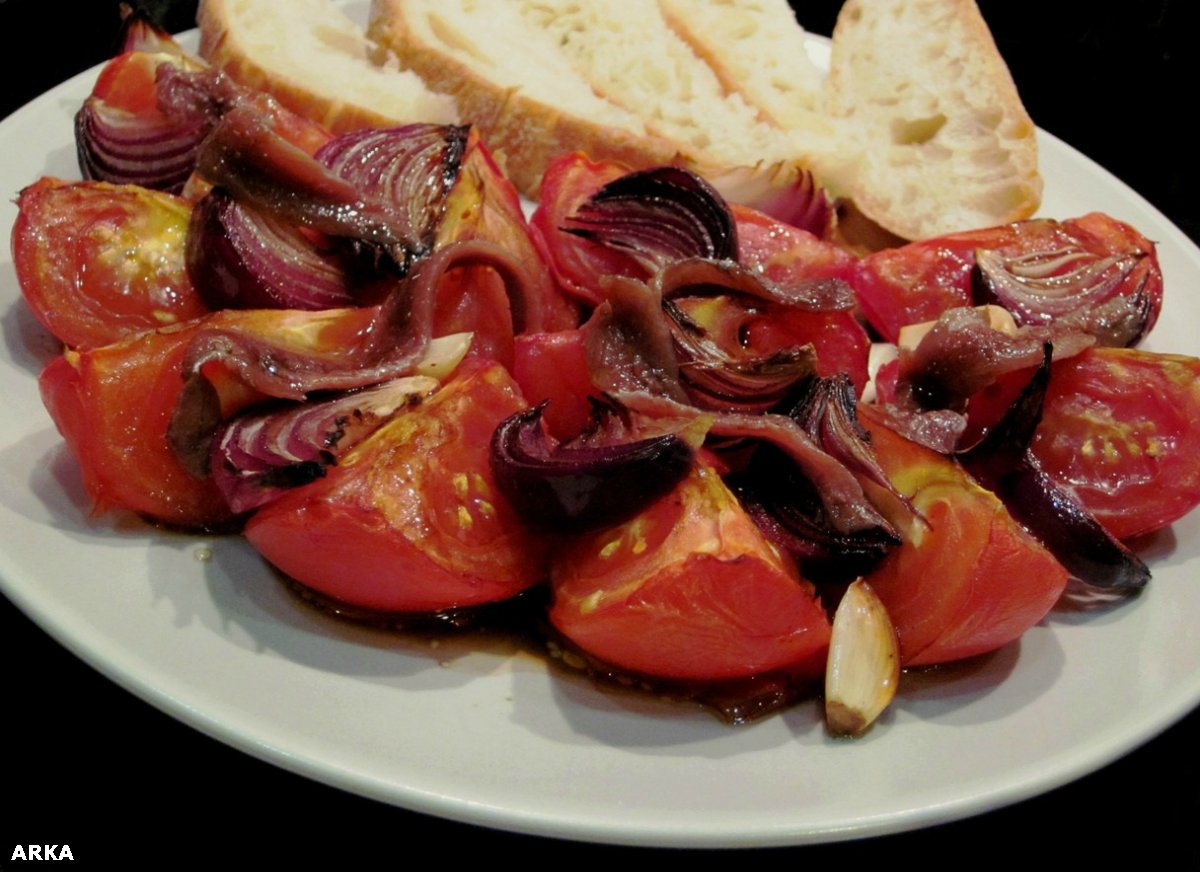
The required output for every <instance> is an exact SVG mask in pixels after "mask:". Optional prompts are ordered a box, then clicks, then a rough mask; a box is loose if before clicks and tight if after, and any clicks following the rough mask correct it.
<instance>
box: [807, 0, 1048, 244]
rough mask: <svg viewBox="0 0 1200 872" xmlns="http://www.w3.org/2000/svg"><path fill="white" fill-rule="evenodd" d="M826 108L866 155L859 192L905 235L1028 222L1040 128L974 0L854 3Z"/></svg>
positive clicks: (844, 21) (1035, 191)
mask: <svg viewBox="0 0 1200 872" xmlns="http://www.w3.org/2000/svg"><path fill="white" fill-rule="evenodd" d="M826 99H827V104H826V105H827V108H828V111H829V112H830V113H831V114H833V115H834V116H836V117H838V118H841V119H844V120H845V121H846V122H847V125H848V127H847V130H848V131H849V132H850V133H851V134H852V135H856V136H857V137H858V138H859V141H860V142H861V143H862V144H863V149H864V154H865V155H866V159H865V161H864V163H863V165H862V167H861V170H860V172H859V173H858V175H857V177H856V179H855V180H854V182H853V190H852V191H851V194H852V196H853V198H854V200H855V203H856V204H857V205H858V207H859V208H860V209H861V210H862V211H863V212H864V213H865V214H866V215H867V216H869V217H870V218H872V219H874V220H875V221H877V222H878V223H879V224H881V225H883V226H884V227H886V228H887V229H889V230H891V231H892V232H894V233H897V234H899V235H901V236H903V237H905V238H908V239H920V238H925V237H929V236H937V235H940V234H943V233H948V232H952V231H957V230H963V229H968V228H972V227H983V226H989V225H994V224H1001V223H1006V222H1009V221H1016V220H1019V219H1023V218H1027V217H1029V216H1030V215H1032V214H1033V213H1034V212H1035V211H1036V210H1037V207H1038V206H1039V204H1040V202H1041V191H1042V180H1041V176H1040V175H1039V174H1038V169H1037V143H1036V130H1035V127H1034V125H1033V122H1032V120H1030V118H1029V115H1028V113H1027V112H1026V111H1025V108H1024V106H1023V105H1022V103H1021V99H1020V97H1019V96H1018V94H1017V89H1016V85H1015V84H1014V83H1013V80H1012V76H1011V75H1010V74H1009V71H1008V67H1007V66H1006V65H1005V63H1004V60H1003V59H1002V58H1001V57H1000V53H999V51H998V50H997V48H996V44H995V42H994V41H993V39H992V35H991V32H990V31H989V30H988V27H987V24H986V23H985V22H984V20H983V17H982V16H981V15H980V13H979V9H978V8H977V7H976V5H975V3H974V0H847V2H846V4H845V6H843V7H842V11H841V14H840V16H839V18H838V23H837V27H836V28H835V30H834V35H833V53H832V61H831V65H830V72H829V77H828V79H827V80H826Z"/></svg>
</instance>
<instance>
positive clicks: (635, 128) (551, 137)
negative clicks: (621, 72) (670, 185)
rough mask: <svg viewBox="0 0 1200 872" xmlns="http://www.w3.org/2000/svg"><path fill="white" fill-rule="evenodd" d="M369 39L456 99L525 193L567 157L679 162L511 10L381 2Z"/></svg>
mask: <svg viewBox="0 0 1200 872" xmlns="http://www.w3.org/2000/svg"><path fill="white" fill-rule="evenodd" d="M368 36H369V37H370V38H371V39H372V40H374V41H375V42H377V43H379V44H380V45H381V46H386V47H387V48H388V49H390V50H391V51H392V52H394V53H395V54H396V56H397V57H398V58H399V59H400V63H401V65H402V66H403V67H404V68H405V69H408V70H412V71H414V72H416V73H417V74H419V75H420V76H421V78H423V79H424V80H425V82H426V83H427V84H428V85H429V87H430V88H432V89H433V90H435V91H437V92H439V93H442V94H445V95H448V96H449V97H451V98H452V99H453V100H454V102H455V104H456V106H457V110H458V113H459V116H460V117H461V118H462V119H463V120H464V121H466V122H469V123H471V124H474V125H476V126H478V127H479V129H480V131H481V132H482V134H483V137H484V139H485V140H486V141H487V143H488V145H489V146H490V147H491V148H492V149H493V151H494V152H495V153H496V155H497V158H498V160H499V161H500V162H501V163H502V165H503V167H504V169H505V172H506V173H507V174H508V176H509V178H510V179H512V181H513V183H514V184H515V185H516V186H517V188H518V189H519V190H520V191H521V192H522V193H525V194H526V195H529V196H535V195H536V192H537V189H538V186H539V184H540V183H541V177H542V173H543V171H544V170H545V167H546V165H547V164H548V163H549V162H550V160H551V159H552V158H553V157H555V156H556V155H558V154H561V153H562V152H564V151H572V150H582V151H585V152H587V153H588V154H589V155H590V156H591V157H593V158H595V159H598V160H599V159H607V160H616V161H621V162H622V163H626V164H629V165H632V166H639V167H640V166H651V165H656V164H664V163H671V162H675V161H677V160H678V148H677V147H676V145H674V144H672V143H670V142H667V141H666V140H664V139H662V138H660V137H658V136H656V135H654V134H653V133H652V132H651V131H649V130H648V129H647V125H646V124H645V123H643V121H642V119H641V117H640V116H639V115H638V114H637V113H635V112H630V111H627V110H625V109H623V108H621V107H620V106H618V105H616V104H614V103H612V102H610V101H608V100H605V99H604V98H602V97H600V96H598V95H597V94H596V93H595V92H594V91H593V90H592V87H591V85H590V84H589V83H588V82H587V81H586V80H585V79H584V78H583V77H582V76H581V75H580V74H579V73H578V72H577V71H576V70H575V69H574V68H573V67H572V66H571V64H570V63H569V62H568V60H567V58H566V57H565V56H564V55H563V54H562V53H561V52H560V51H559V49H558V47H557V46H556V45H555V43H554V41H553V39H552V38H551V36H550V34H548V33H546V32H544V31H542V30H540V29H538V28H534V27H530V26H529V24H528V22H527V21H526V20H525V19H524V18H522V16H521V15H520V12H519V10H518V8H517V6H516V5H515V4H513V3H511V2H506V0H374V2H372V5H371V18H370V24H369V26H368Z"/></svg>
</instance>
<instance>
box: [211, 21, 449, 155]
mask: <svg viewBox="0 0 1200 872" xmlns="http://www.w3.org/2000/svg"><path fill="white" fill-rule="evenodd" d="M197 23H198V24H199V26H200V54H201V55H202V56H203V57H205V58H206V59H207V60H208V61H209V62H210V63H212V64H214V65H216V66H219V67H222V68H224V69H225V70H226V71H228V72H229V74H230V75H231V76H233V77H234V79H236V80H237V81H239V82H242V83H244V84H247V85H250V86H252V87H256V88H259V89H261V90H264V91H267V92H268V93H270V94H271V95H272V96H274V97H275V99H277V100H278V101H279V102H280V103H282V104H283V105H284V106H286V107H287V108H289V109H291V110H292V111H294V112H298V113H300V114H302V115H306V116H308V117H309V118H312V119H314V120H315V121H318V122H320V123H321V124H323V125H325V126H326V127H327V128H329V129H330V130H332V131H333V132H334V133H343V132H347V131H350V130H357V129H359V128H363V127H386V126H391V125H396V124H407V123H410V122H414V121H428V122H433V123H438V124H443V123H450V122H455V121H457V120H458V114H457V111H456V109H455V106H454V101H453V100H451V99H450V98H448V97H446V96H443V95H440V94H435V93H434V92H433V91H431V90H430V89H429V88H428V87H426V86H425V84H424V82H422V81H421V79H420V77H418V76H417V75H415V74H413V73H408V72H402V71H400V70H399V69H397V68H396V67H395V65H394V64H393V66H392V67H391V68H388V67H386V66H384V67H381V66H379V65H377V64H376V63H374V62H372V60H371V59H370V57H369V51H368V50H369V49H370V48H371V44H370V43H369V42H368V41H367V39H366V36H365V35H364V34H363V30H362V28H361V27H359V26H358V25H357V24H355V23H354V22H353V21H351V20H350V19H349V18H348V17H347V16H346V15H345V13H343V12H342V11H341V10H340V9H339V8H338V7H337V6H336V5H335V4H334V3H332V2H330V0H201V3H200V9H199V13H198V15H197Z"/></svg>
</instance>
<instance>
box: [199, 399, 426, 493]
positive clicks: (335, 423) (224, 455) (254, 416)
mask: <svg viewBox="0 0 1200 872" xmlns="http://www.w3.org/2000/svg"><path fill="white" fill-rule="evenodd" d="M437 387H438V382H437V380H436V379H432V378H427V377H424V376H415V377H409V378H401V379H396V380H395V381H391V382H386V383H384V384H382V385H379V386H378V387H375V388H371V389H370V390H365V391H358V392H355V393H349V394H343V395H341V396H338V397H334V398H333V399H330V400H326V401H325V402H318V403H304V404H300V405H294V404H293V405H288V406H285V407H283V408H274V409H270V410H267V411H251V412H248V413H245V414H242V415H238V416H237V417H235V418H233V419H231V420H230V421H228V422H227V423H226V424H225V425H223V426H222V428H221V429H220V430H219V431H218V432H217V434H216V437H215V438H214V440H213V449H212V459H211V469H212V475H213V480H214V481H215V482H216V484H217V486H218V487H219V488H220V490H221V493H222V494H223V495H224V497H225V499H226V501H227V502H228V503H229V507H230V509H232V510H233V512H234V513H235V514H240V513H242V512H247V511H250V510H251V509H255V508H258V507H260V506H262V505H265V504H266V503H268V502H270V501H272V500H273V499H275V498H276V497H278V496H279V495H281V494H282V493H284V492H285V491H286V490H289V489H291V488H294V487H298V486H300V485H303V484H307V483H308V482H310V481H313V480H315V479H317V478H320V477H322V476H323V475H324V474H325V468H326V467H328V466H331V465H333V464H335V463H336V462H337V457H338V456H339V455H340V454H342V453H343V452H345V451H346V450H348V449H349V448H351V447H352V446H354V445H356V444H357V443H359V442H361V441H362V440H363V439H365V438H366V437H367V436H369V435H370V434H371V433H373V432H374V431H375V430H376V429H378V428H379V427H380V426H382V425H383V424H384V423H386V422H387V421H388V420H390V419H391V417H392V416H393V415H395V414H396V412H398V411H399V410H401V409H403V408H405V407H407V406H409V405H412V404H414V403H418V402H420V401H421V399H422V398H424V397H427V396H429V395H430V394H432V393H433V392H434V391H435V390H437Z"/></svg>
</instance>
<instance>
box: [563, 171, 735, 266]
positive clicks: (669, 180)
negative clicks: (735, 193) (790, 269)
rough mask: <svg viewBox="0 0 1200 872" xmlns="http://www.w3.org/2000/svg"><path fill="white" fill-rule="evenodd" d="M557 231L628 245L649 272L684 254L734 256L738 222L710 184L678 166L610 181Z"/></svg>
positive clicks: (717, 258)
mask: <svg viewBox="0 0 1200 872" xmlns="http://www.w3.org/2000/svg"><path fill="white" fill-rule="evenodd" d="M561 229H562V230H563V231H565V232H567V233H573V234H575V235H576V236H582V237H584V238H585V239H590V240H592V241H594V242H599V243H602V244H604V245H609V246H612V247H614V248H621V249H626V250H628V251H629V252H631V253H632V254H634V255H635V256H636V257H637V259H638V260H639V261H640V262H641V263H642V264H643V265H644V266H645V267H646V268H647V269H650V270H654V269H656V268H658V267H661V266H665V265H666V264H669V263H671V262H672V261H675V260H679V259H682V258H688V257H703V258H711V259H714V260H734V259H736V258H737V250H738V248H737V224H736V223H735V221H734V219H733V214H732V213H731V212H730V211H729V206H728V205H727V204H726V203H725V201H724V199H722V197H721V195H720V194H718V193H717V192H716V190H715V189H714V188H713V187H712V186H711V185H709V184H708V182H706V181H704V179H702V178H700V176H698V175H696V174H695V173H692V172H689V171H687V170H684V169H680V168H679V167H658V168H655V169H649V170H642V171H640V172H634V173H629V174H628V175H625V176H621V177H620V178H618V179H615V180H613V181H611V182H609V183H608V184H606V185H604V187H602V188H600V190H598V191H597V192H596V193H595V194H593V195H592V196H591V197H590V198H589V199H588V200H587V201H586V202H585V203H583V204H582V205H581V206H579V208H577V209H576V210H575V212H574V213H572V214H571V215H569V216H568V217H567V219H566V223H565V225H564V226H563V227H562V228H561Z"/></svg>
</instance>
